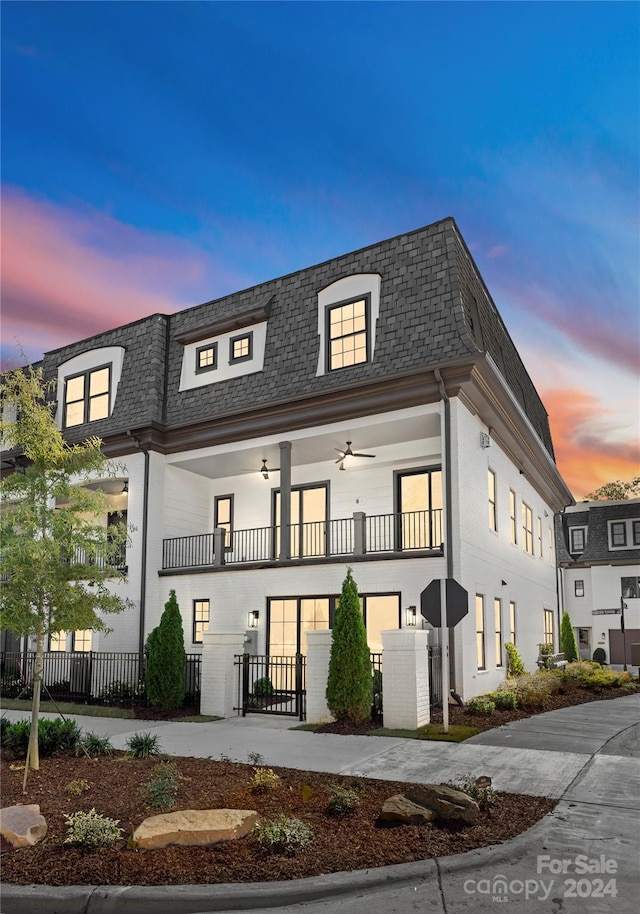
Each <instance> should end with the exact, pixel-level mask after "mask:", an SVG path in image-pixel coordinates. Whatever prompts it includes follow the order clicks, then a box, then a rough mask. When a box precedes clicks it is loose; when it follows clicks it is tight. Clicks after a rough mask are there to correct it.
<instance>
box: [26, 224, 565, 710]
mask: <svg viewBox="0 0 640 914" xmlns="http://www.w3.org/2000/svg"><path fill="white" fill-rule="evenodd" d="M43 366H44V371H45V376H47V377H55V378H57V381H58V386H57V397H58V402H57V416H58V421H59V423H60V425H61V427H62V428H63V429H64V430H65V434H66V435H67V437H68V438H69V439H70V440H73V441H79V440H82V439H83V438H86V437H87V436H89V435H98V436H100V437H101V438H102V440H103V442H104V449H105V451H106V453H108V454H109V455H113V456H114V457H116V458H118V460H119V461H121V464H122V467H123V470H122V473H121V475H120V477H119V478H118V479H117V480H109V481H105V482H104V488H105V490H106V491H107V492H108V493H109V499H110V502H111V506H112V509H113V510H114V511H115V510H126V511H127V517H128V522H129V523H130V524H132V525H134V527H135V532H134V533H133V536H132V544H131V546H130V547H129V548H128V550H127V555H126V565H127V567H128V572H129V575H128V581H127V582H126V584H119V585H117V586H119V587H121V588H122V590H123V592H125V591H126V595H127V596H129V597H130V598H131V599H132V601H133V604H134V607H135V608H134V609H133V610H132V611H130V612H128V613H127V614H126V615H124V616H120V617H114V618H113V619H110V620H109V621H110V624H112V625H113V627H114V630H113V632H112V633H111V634H109V635H103V634H95V633H94V634H93V636H90V635H89V634H87V633H76V634H74V633H63V634H62V635H61V636H60V638H58V639H57V640H56V647H57V648H59V649H66V650H73V649H76V650H77V649H81V648H82V647H83V646H84V647H85V648H86V647H87V639H90V641H89V643H90V646H91V648H92V649H93V650H97V651H136V650H139V649H140V646H141V645H143V644H144V640H145V639H146V637H147V635H148V633H149V632H150V630H151V629H152V628H153V627H154V626H156V625H157V624H158V621H159V618H160V614H161V612H162V609H163V605H164V603H165V601H166V599H167V596H168V593H169V590H170V589H171V588H173V589H175V591H176V594H177V597H178V601H179V604H180V608H181V611H182V614H183V618H184V628H185V633H186V647H187V650H188V651H191V652H193V651H197V650H198V649H199V645H201V643H202V635H203V632H205V631H207V630H211V631H214V630H215V631H221V632H222V631H225V632H245V631H249V632H251V637H252V639H253V640H252V642H251V643H252V649H253V650H254V651H255V652H257V653H270V654H272V655H288V654H293V653H295V652H297V651H299V652H301V653H304V652H305V646H306V635H307V632H308V631H309V630H314V629H326V628H327V627H328V626H330V625H331V622H332V617H333V612H334V609H335V603H336V598H337V596H338V595H339V593H340V588H341V584H342V580H343V578H344V576H345V573H346V569H347V567H348V566H351V567H352V569H353V576H354V578H355V580H356V581H357V584H358V587H359V591H360V593H361V596H362V608H363V613H364V618H365V623H366V627H367V631H368V636H369V644H370V647H371V649H372V650H374V651H375V650H379V649H380V644H381V638H380V632H381V631H382V630H385V629H396V628H399V627H404V626H409V625H411V626H412V625H415V624H416V623H417V624H418V625H422V624H423V622H422V619H421V616H420V611H419V610H420V593H421V591H422V590H423V589H424V588H425V587H426V585H427V584H428V583H429V582H430V581H431V580H432V579H434V578H442V577H453V578H456V579H457V580H458V581H459V582H460V584H462V586H463V587H464V588H466V590H467V591H468V593H469V610H470V611H469V614H468V616H467V617H466V618H465V619H464V620H463V622H461V623H460V625H459V626H458V627H457V628H456V629H455V636H454V638H453V641H452V645H451V647H452V676H453V679H452V684H453V685H454V686H455V688H456V690H457V691H458V692H459V693H460V694H461V695H462V696H463V697H465V698H468V697H470V696H472V695H474V694H477V693H479V692H484V691H487V690H488V689H492V688H493V687H494V686H495V685H496V684H497V683H498V682H499V681H500V680H501V679H503V678H504V673H505V666H504V664H505V654H504V643H505V642H506V641H509V640H511V641H515V642H516V644H517V645H518V647H519V649H520V650H521V653H522V655H523V658H524V660H525V663H526V664H527V666H528V667H529V668H534V666H535V658H536V657H537V651H538V648H537V645H538V643H539V642H541V641H545V640H550V639H555V640H556V642H557V631H558V624H557V595H556V575H555V550H554V532H553V517H554V514H555V513H556V512H558V511H560V510H561V509H562V508H564V507H565V506H566V505H569V504H571V503H572V498H571V495H570V493H569V491H568V490H567V487H566V485H565V483H564V482H563V480H562V478H561V477H560V474H559V472H558V470H557V468H556V465H555V462H554V456H553V447H552V442H551V436H550V432H549V424H548V419H547V414H546V412H545V409H544V407H543V405H542V403H541V401H540V398H539V397H538V394H537V393H536V390H535V388H534V386H533V384H532V382H531V379H530V378H529V376H528V374H527V372H526V370H525V368H524V366H523V364H522V362H521V360H520V357H519V356H518V353H517V351H516V349H515V347H514V344H513V342H512V340H511V338H510V336H509V334H508V332H507V330H506V328H505V326H504V324H503V322H502V319H501V318H500V315H499V314H498V311H497V309H496V306H495V304H494V302H493V300H492V299H491V296H490V294H489V292H488V290H487V288H486V287H485V285H484V283H483V281H482V278H481V276H480V274H479V272H478V269H477V267H476V266H475V264H474V262H473V259H472V257H471V255H470V253H469V251H468V249H467V247H466V245H465V243H464V241H463V239H462V237H461V235H460V233H459V230H458V228H457V226H456V224H455V222H454V221H453V219H444V220H442V221H441V222H438V223H435V224H434V225H430V226H427V227H426V228H422V229H419V230H417V231H414V232H409V233H407V234H404V235H399V236H398V237H396V238H392V239H390V240H388V241H382V242H380V243H378V244H374V245H371V246H369V247H367V248H364V249H362V250H359V251H355V252H353V253H350V254H344V255H341V256H339V257H336V258H335V259H333V260H330V261H327V262H325V263H322V264H319V265H317V266H313V267H309V268H308V269H304V270H300V271H299V272H296V273H292V274H290V275H288V276H283V277H280V278H278V279H273V280H270V281H269V282H265V283H261V284H260V285H258V286H254V287H253V288H250V289H246V290H244V291H242V292H238V293H235V294H233V295H228V296H225V297H224V298H221V299H218V300H216V301H211V302H207V303H205V304H202V305H198V306H197V307H194V308H189V309H187V310H185V311H182V312H180V313H177V314H172V315H162V314H154V315H151V316H150V317H147V318H144V319H143V320H139V321H136V322H134V323H131V324H128V325H126V326H123V327H117V328H115V329H113V330H110V331H108V332H105V333H102V334H99V335H97V336H95V337H92V338H91V339H87V340H82V341H81V342H78V343H74V344H72V345H70V346H65V347H64V348H62V349H57V350H55V351H53V352H48V353H46V354H45V356H44V361H43ZM352 452H353V456H352ZM108 521H109V518H106V517H105V523H108ZM416 608H417V612H416ZM416 617H417V618H416ZM425 625H426V623H425ZM435 637H436V633H435V632H434V633H433V638H434V639H435Z"/></svg>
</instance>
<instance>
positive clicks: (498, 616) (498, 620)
mask: <svg viewBox="0 0 640 914" xmlns="http://www.w3.org/2000/svg"><path fill="white" fill-rule="evenodd" d="M493 617H494V622H495V630H496V666H502V600H501V599H500V598H499V597H496V598H495V599H494V601H493Z"/></svg>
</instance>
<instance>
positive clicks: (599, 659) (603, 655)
mask: <svg viewBox="0 0 640 914" xmlns="http://www.w3.org/2000/svg"><path fill="white" fill-rule="evenodd" d="M593 660H594V662H595V663H599V664H601V665H602V664H605V663H606V662H607V652H606V651H605V649H604V648H603V647H597V648H596V649H595V651H594V652H593Z"/></svg>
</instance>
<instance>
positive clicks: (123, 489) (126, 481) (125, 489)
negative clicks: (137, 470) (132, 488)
mask: <svg viewBox="0 0 640 914" xmlns="http://www.w3.org/2000/svg"><path fill="white" fill-rule="evenodd" d="M122 491H123V493H124V492H128V491H129V482H128V480H126V479H125V482H124V485H123V487H122Z"/></svg>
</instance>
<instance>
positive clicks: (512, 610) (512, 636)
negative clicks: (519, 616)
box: [509, 600, 516, 647]
mask: <svg viewBox="0 0 640 914" xmlns="http://www.w3.org/2000/svg"><path fill="white" fill-rule="evenodd" d="M509 641H510V642H511V644H513V645H514V647H515V643H516V604H515V601H514V600H510V601H509Z"/></svg>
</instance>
